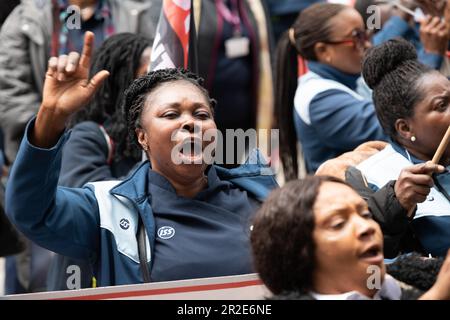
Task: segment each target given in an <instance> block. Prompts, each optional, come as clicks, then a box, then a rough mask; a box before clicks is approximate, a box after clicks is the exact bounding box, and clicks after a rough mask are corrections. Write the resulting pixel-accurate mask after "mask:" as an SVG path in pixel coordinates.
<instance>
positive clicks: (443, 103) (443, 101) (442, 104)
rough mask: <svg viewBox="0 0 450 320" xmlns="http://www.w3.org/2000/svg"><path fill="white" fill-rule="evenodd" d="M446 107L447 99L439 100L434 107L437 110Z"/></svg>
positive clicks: (442, 109)
mask: <svg viewBox="0 0 450 320" xmlns="http://www.w3.org/2000/svg"><path fill="white" fill-rule="evenodd" d="M447 108H448V101H447V100H441V101H440V102H439V103H438V104H437V106H436V109H437V110H439V111H445V110H447Z"/></svg>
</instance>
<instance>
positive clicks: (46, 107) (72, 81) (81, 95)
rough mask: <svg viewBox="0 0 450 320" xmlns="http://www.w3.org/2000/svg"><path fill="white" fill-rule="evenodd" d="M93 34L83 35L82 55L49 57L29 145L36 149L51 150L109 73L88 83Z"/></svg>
mask: <svg viewBox="0 0 450 320" xmlns="http://www.w3.org/2000/svg"><path fill="white" fill-rule="evenodd" d="M93 44H94V34H93V33H92V32H86V34H85V37H84V45H83V52H82V53H81V56H80V55H79V54H78V53H77V52H71V53H69V55H62V56H59V57H52V58H50V60H49V63H48V69H47V73H46V75H45V82H44V91H43V98H42V104H41V106H40V108H39V112H38V115H37V118H36V123H35V127H34V132H33V135H32V137H31V141H32V143H33V144H35V145H36V146H38V147H43V148H48V147H51V146H53V145H54V144H55V143H56V141H57V140H58V138H59V136H60V134H61V132H62V131H64V128H65V125H66V121H67V120H68V118H69V117H70V116H71V115H72V114H74V113H75V112H77V111H78V110H80V109H82V108H83V107H84V106H86V104H87V103H88V102H89V100H90V99H91V98H92V97H93V95H94V94H95V92H96V91H97V90H98V88H99V87H100V86H101V84H102V83H103V81H104V80H105V79H106V78H107V77H108V76H109V72H108V71H106V70H102V71H100V72H98V73H97V74H95V75H94V76H93V77H92V78H91V79H89V67H90V61H91V56H92V51H93Z"/></svg>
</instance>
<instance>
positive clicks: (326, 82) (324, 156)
mask: <svg viewBox="0 0 450 320" xmlns="http://www.w3.org/2000/svg"><path fill="white" fill-rule="evenodd" d="M364 30H365V29H364V23H363V20H362V18H361V15H360V14H359V13H358V12H357V11H356V10H355V9H353V8H351V7H348V6H344V5H340V4H331V3H320V4H315V5H312V6H311V7H309V8H307V9H305V10H304V11H302V13H301V14H300V15H299V17H298V18H297V20H296V22H295V23H294V25H293V26H292V27H291V28H290V29H289V30H288V31H287V32H286V33H285V34H284V35H283V37H282V38H281V40H280V42H279V44H278V48H277V66H276V98H275V110H276V111H275V112H276V118H277V121H278V126H279V128H280V130H281V131H280V140H281V143H280V145H281V150H280V151H281V159H282V162H283V168H284V173H285V177H286V179H287V180H289V179H294V178H296V177H297V175H298V173H297V172H298V169H297V139H298V140H299V141H300V142H301V145H302V150H303V153H304V157H305V162H306V169H307V171H308V172H314V171H315V170H316V169H317V168H318V167H319V166H320V164H321V163H322V162H324V161H326V160H328V159H331V158H335V157H337V156H339V155H340V154H342V153H344V152H347V151H350V150H353V149H354V148H356V147H357V146H358V145H360V144H361V143H363V142H365V141H370V140H385V139H386V136H385V134H384V132H383V130H382V128H381V126H380V124H379V122H378V120H377V117H376V114H375V110H374V106H373V103H372V101H371V100H365V99H364V98H363V97H362V96H360V95H359V94H358V93H356V91H355V90H356V87H357V80H358V78H359V77H360V72H361V60H362V57H363V54H364V51H365V50H366V49H367V48H368V46H369V45H370V43H369V41H368V39H367V35H366V33H365V31H364ZM299 55H300V56H301V57H303V58H304V59H305V60H306V62H307V68H308V70H309V71H308V72H307V73H306V74H304V75H302V76H301V77H298V75H299V72H298V70H299V68H298V66H299V64H298V56H299Z"/></svg>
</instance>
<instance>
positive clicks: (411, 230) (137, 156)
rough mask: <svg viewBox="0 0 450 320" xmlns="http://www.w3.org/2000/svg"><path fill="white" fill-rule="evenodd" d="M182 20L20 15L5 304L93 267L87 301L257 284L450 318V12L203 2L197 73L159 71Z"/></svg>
mask: <svg viewBox="0 0 450 320" xmlns="http://www.w3.org/2000/svg"><path fill="white" fill-rule="evenodd" d="M169 2H171V1H167V0H139V1H138V0H124V1H118V0H47V1H38V0H22V1H21V2H20V3H18V1H6V2H5V8H4V10H5V12H6V11H8V13H9V14H5V15H4V17H3V15H2V19H5V21H0V23H2V25H1V29H0V131H1V132H0V133H1V135H0V138H1V140H2V141H1V144H0V147H1V149H0V160H1V161H0V165H1V166H2V170H1V173H2V183H1V186H0V191H1V192H0V199H1V201H0V204H1V207H0V209H1V211H0V240H1V241H0V256H4V257H6V260H5V261H6V262H5V283H4V286H5V293H6V294H17V293H30V292H39V291H55V290H67V289H70V288H69V286H68V282H67V281H68V277H69V276H70V274H68V272H67V270H68V268H69V267H70V266H73V265H76V266H78V267H79V270H81V273H80V275H81V279H80V281H79V284H80V286H79V287H80V288H90V287H96V286H114V285H124V284H136V283H144V282H159V281H173V280H183V279H194V278H206V277H218V276H227V275H240V274H249V273H253V272H257V273H258V274H259V276H260V278H261V280H262V281H263V283H264V284H265V285H266V286H267V288H268V289H269V290H270V291H271V293H272V295H270V296H268V297H267V298H271V299H306V300H311V299H314V300H329V299H337V300H346V299H347V300H361V299H388V300H401V299H413V300H416V299H435V300H450V251H449V249H450V231H449V230H450V196H449V194H450V190H449V189H448V188H450V175H449V174H448V172H449V171H448V167H449V166H450V144H446V143H445V142H446V141H445V139H446V137H447V135H446V132H447V131H448V129H449V128H450V82H449V78H448V77H449V76H450V68H449V66H450V64H448V61H450V60H448V59H449V57H450V54H449V52H450V51H448V48H449V40H450V0H438V1H432V0H401V1H400V3H401V4H400V5H396V4H395V3H393V2H392V3H391V2H389V1H384V2H382V3H379V1H371V0H357V1H356V2H355V3H353V2H351V1H349V3H347V4H343V3H342V1H339V2H340V3H332V2H333V1H331V2H325V1H311V0H305V1H302V0H280V1H269V0H259V1H247V0H203V1H198V0H192V1H191V6H192V7H191V8H192V10H193V11H192V12H191V14H192V15H193V19H191V21H194V22H195V24H196V25H195V28H192V30H191V31H192V32H195V33H196V37H195V38H196V42H195V46H196V51H197V55H198V65H197V66H196V67H195V70H188V69H187V68H186V67H185V68H182V66H175V68H164V69H160V70H153V69H152V68H151V61H152V50H153V48H152V46H153V42H154V39H155V38H156V37H158V36H159V35H157V25H158V21H159V19H160V18H161V17H162V15H161V12H162V10H164V5H167V3H169ZM70 6H78V8H79V9H80V10H79V12H80V15H81V16H80V18H81V21H80V23H81V24H80V26H79V28H68V27H67V24H68V23H69V19H70V16H68V14H67V13H68V11H67V10H68V8H69V7H70ZM372 6H375V7H376V8H377V10H375V13H374V15H375V16H371V15H369V14H368V13H369V11H368V10H369V8H373V7H372ZM2 10H3V8H2ZM371 12H372V11H371ZM411 12H415V14H414V15H412V14H411ZM373 19H375V20H376V22H377V23H375V26H376V28H373V25H374V24H373V23H372V22H373ZM369 20H371V21H372V22H371V23H369ZM230 129H232V130H238V129H240V130H242V131H243V132H244V131H246V130H248V129H254V130H259V129H276V130H279V138H280V139H279V143H278V148H275V149H272V150H271V151H272V152H271V153H270V154H264V153H263V152H262V151H266V150H262V151H261V150H258V149H254V150H251V149H250V144H248V143H247V144H245V146H246V148H244V149H243V150H241V149H240V148H238V147H236V146H234V145H233V142H235V141H229V137H228V136H227V135H226V134H223V135H222V136H223V137H225V138H224V139H225V140H224V141H220V139H216V138H217V132H219V133H220V132H222V133H225V132H226V131H227V130H230ZM211 132H213V133H215V134H212V135H211ZM449 132H450V131H449ZM208 137H209V138H208ZM237 139H239V137H237ZM272 142H273V141H272ZM229 145H232V147H231V149H230V148H228V147H229ZM442 147H443V148H444V149H442V152H441V153H439V156H438V157H436V152H437V150H438V149H439V148H442ZM236 152H237V153H236ZM239 152H242V154H240V153H239ZM215 153H222V154H227V153H231V154H232V157H231V159H232V160H233V161H232V162H231V163H230V162H229V161H227V163H226V164H222V163H211V162H210V161H208V160H207V156H208V155H212V156H214V155H215ZM227 159H230V157H227ZM273 168H275V170H271V169H273ZM386 259H389V260H386ZM424 270H427V271H426V272H425V271H424ZM371 271H373V272H375V273H374V274H371V273H370V272H371ZM411 275H412V276H411ZM374 279H375V282H374V283H375V284H374V283H372V284H371V282H370V281H371V280H374ZM0 285H2V286H3V284H0Z"/></svg>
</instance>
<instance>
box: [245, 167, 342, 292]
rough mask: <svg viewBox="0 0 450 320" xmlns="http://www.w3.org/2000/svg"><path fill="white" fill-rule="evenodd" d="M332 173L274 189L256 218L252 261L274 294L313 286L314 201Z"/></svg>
mask: <svg viewBox="0 0 450 320" xmlns="http://www.w3.org/2000/svg"><path fill="white" fill-rule="evenodd" d="M324 182H337V183H342V184H345V185H347V184H346V183H345V182H344V181H342V180H340V179H338V178H334V177H330V176H307V177H306V178H305V179H303V180H292V181H290V182H288V183H286V184H285V185H284V186H283V187H282V188H280V189H277V190H275V191H273V192H272V193H271V194H270V196H269V197H268V198H267V200H266V201H265V202H264V204H263V205H262V207H261V208H260V209H259V210H258V212H257V213H256V215H255V218H254V221H253V230H252V233H251V238H250V240H251V245H252V250H253V262H254V265H255V269H256V271H257V272H258V273H259V276H260V278H261V280H262V281H263V282H264V284H265V285H266V286H267V287H268V288H269V289H270V290H271V291H272V293H274V294H276V295H277V294H283V293H286V292H299V293H307V292H308V291H309V290H311V287H312V285H313V283H312V275H313V270H314V268H315V244H314V239H313V231H314V227H315V223H314V219H315V218H314V210H313V208H314V203H315V202H316V199H317V195H318V193H319V188H320V186H321V184H322V183H324Z"/></svg>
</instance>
